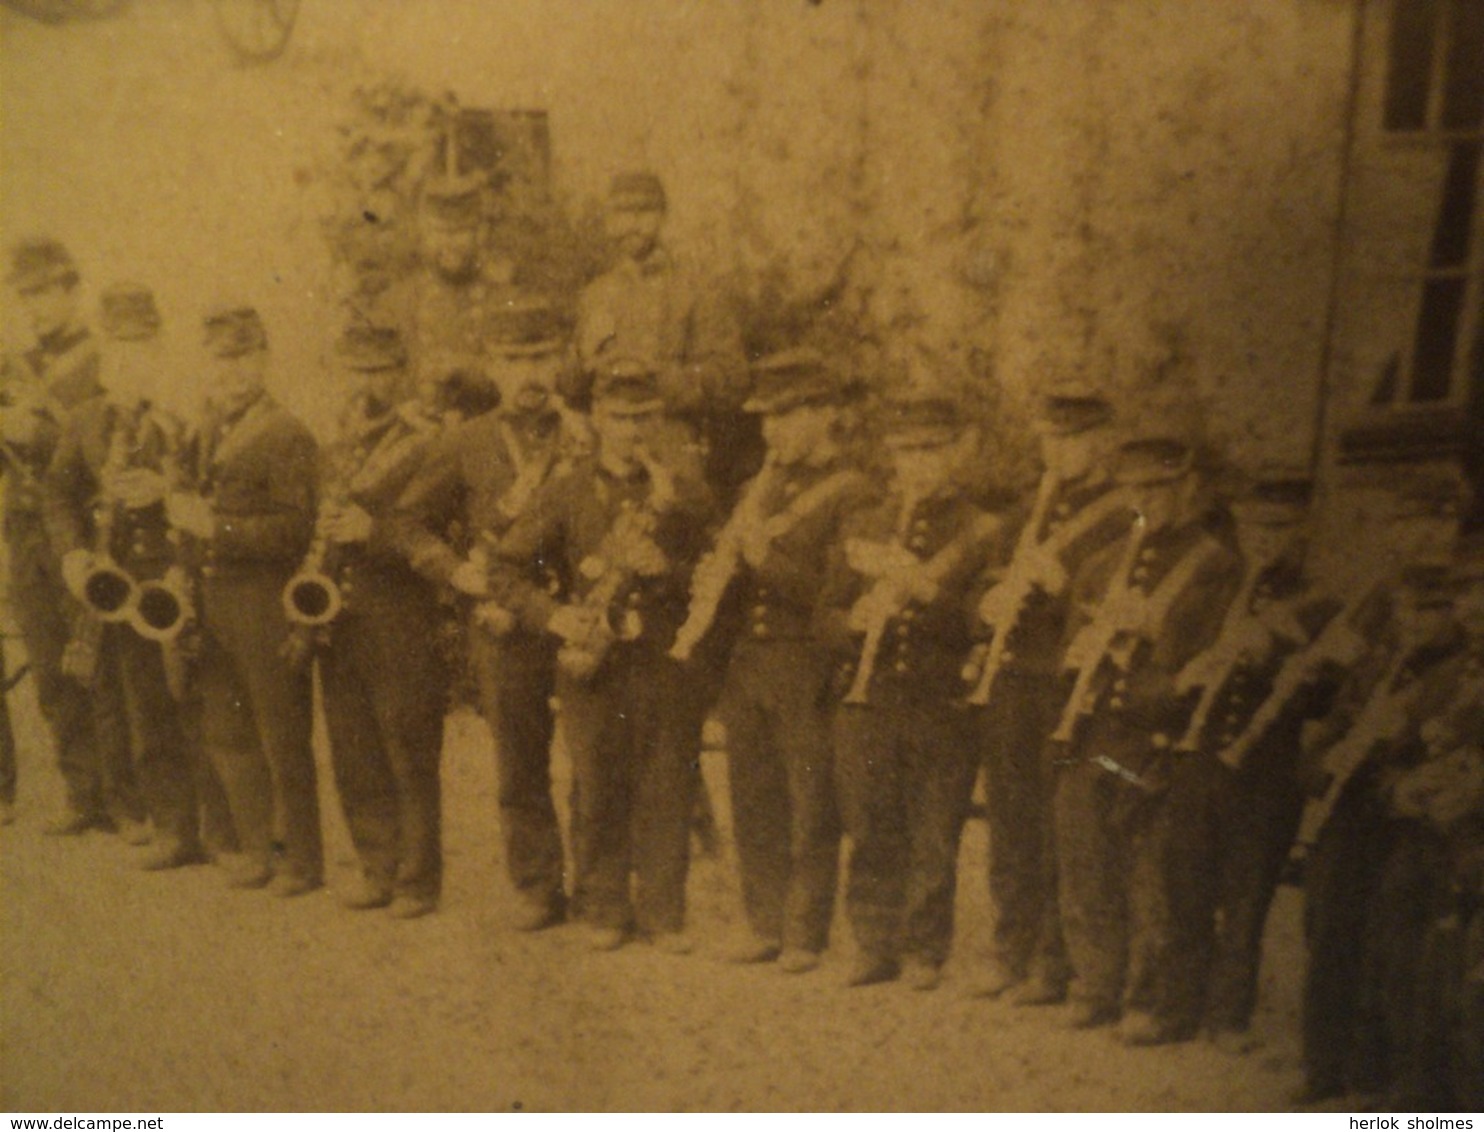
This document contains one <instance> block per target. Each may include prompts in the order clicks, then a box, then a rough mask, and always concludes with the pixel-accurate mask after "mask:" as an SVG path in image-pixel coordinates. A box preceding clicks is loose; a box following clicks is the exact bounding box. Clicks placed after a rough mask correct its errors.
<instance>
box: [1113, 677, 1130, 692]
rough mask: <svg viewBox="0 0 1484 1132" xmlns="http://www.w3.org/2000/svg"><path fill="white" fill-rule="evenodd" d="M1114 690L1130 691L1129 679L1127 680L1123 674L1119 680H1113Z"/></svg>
mask: <svg viewBox="0 0 1484 1132" xmlns="http://www.w3.org/2000/svg"><path fill="white" fill-rule="evenodd" d="M1113 690H1114V691H1115V692H1127V691H1128V681H1127V680H1125V679H1124V678H1123V677H1122V676H1120V677H1119V678H1118V679H1117V680H1115V681H1113Z"/></svg>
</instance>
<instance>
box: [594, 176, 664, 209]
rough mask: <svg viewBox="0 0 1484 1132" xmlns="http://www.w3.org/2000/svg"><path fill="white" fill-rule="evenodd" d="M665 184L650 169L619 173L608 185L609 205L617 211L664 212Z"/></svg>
mask: <svg viewBox="0 0 1484 1132" xmlns="http://www.w3.org/2000/svg"><path fill="white" fill-rule="evenodd" d="M667 203H668V202H667V200H666V198H665V186H664V185H663V184H662V183H661V181H660V179H659V177H657V176H656V175H655V174H653V173H650V172H648V171H634V172H629V173H619V174H617V175H615V176H614V178H613V180H612V181H611V182H610V183H609V185H608V207H609V208H610V209H612V210H613V211H615V212H651V211H659V212H663V211H664V210H665V207H666V205H667Z"/></svg>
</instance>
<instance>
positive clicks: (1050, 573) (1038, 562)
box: [1015, 546, 1068, 595]
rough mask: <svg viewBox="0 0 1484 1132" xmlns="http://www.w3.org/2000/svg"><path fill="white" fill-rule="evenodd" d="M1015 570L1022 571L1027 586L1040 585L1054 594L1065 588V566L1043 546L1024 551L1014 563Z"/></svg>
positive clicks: (1066, 579)
mask: <svg viewBox="0 0 1484 1132" xmlns="http://www.w3.org/2000/svg"><path fill="white" fill-rule="evenodd" d="M1015 569H1016V570H1017V571H1023V576H1024V577H1025V579H1026V582H1027V586H1026V588H1027V589H1029V588H1030V586H1040V587H1041V589H1043V590H1045V591H1046V592H1047V593H1048V594H1052V595H1056V594H1059V593H1061V592H1062V591H1063V590H1064V589H1066V588H1067V581H1068V578H1067V571H1066V567H1065V566H1063V565H1062V564H1061V559H1060V558H1058V557H1057V556H1056V555H1055V554H1054V553H1052V552H1051V551H1050V550H1047V549H1046V548H1045V547H1044V546H1037V547H1032V548H1031V549H1029V550H1027V551H1025V552H1024V558H1023V559H1022V560H1018V561H1017V562H1016V563H1015Z"/></svg>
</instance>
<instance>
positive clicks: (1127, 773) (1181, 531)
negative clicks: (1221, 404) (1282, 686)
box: [1055, 438, 1241, 1042]
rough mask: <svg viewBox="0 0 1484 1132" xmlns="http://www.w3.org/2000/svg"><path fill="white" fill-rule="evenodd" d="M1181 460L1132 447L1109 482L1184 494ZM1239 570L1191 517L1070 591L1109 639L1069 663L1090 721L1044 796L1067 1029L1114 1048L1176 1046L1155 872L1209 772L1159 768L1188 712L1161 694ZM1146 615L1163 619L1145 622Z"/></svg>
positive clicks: (1170, 964)
mask: <svg viewBox="0 0 1484 1132" xmlns="http://www.w3.org/2000/svg"><path fill="white" fill-rule="evenodd" d="M1189 459H1190V456H1189V450H1188V449H1187V448H1185V447H1184V446H1183V445H1181V444H1178V443H1176V442H1173V441H1167V440H1164V439H1162V438H1161V439H1152V440H1148V441H1136V442H1131V443H1130V444H1128V445H1125V446H1124V450H1123V452H1122V453H1121V454H1120V465H1119V474H1120V478H1123V479H1126V481H1127V482H1129V483H1131V484H1132V485H1134V486H1136V487H1139V486H1142V485H1145V484H1151V483H1159V482H1166V483H1168V482H1172V481H1173V482H1183V480H1184V477H1185V476H1187V475H1189V474H1190V473H1189V470H1188V468H1189ZM1135 502H1136V505H1137V503H1138V500H1137V498H1136V500H1135ZM1240 569H1241V562H1240V559H1239V557H1238V556H1237V555H1236V553H1235V552H1234V551H1233V550H1232V548H1231V547H1230V546H1229V545H1227V543H1226V542H1225V541H1224V540H1223V539H1221V538H1219V537H1217V536H1216V535H1214V534H1213V533H1212V532H1211V531H1210V530H1209V529H1208V525H1207V521H1206V518H1205V517H1204V516H1203V517H1200V518H1190V517H1185V518H1179V519H1176V520H1175V521H1172V522H1169V523H1166V524H1165V525H1163V526H1162V527H1160V528H1159V529H1151V530H1143V531H1140V530H1138V529H1136V530H1135V531H1134V532H1132V533H1131V534H1130V535H1129V536H1128V537H1127V538H1126V539H1124V540H1122V541H1120V542H1119V543H1117V544H1115V545H1113V546H1110V547H1108V548H1106V549H1105V550H1103V551H1102V552H1101V553H1100V554H1098V555H1095V556H1094V557H1092V558H1090V559H1089V560H1088V561H1087V562H1086V563H1085V564H1084V566H1083V568H1082V569H1081V570H1080V571H1079V572H1078V575H1077V577H1076V578H1075V579H1074V580H1073V582H1072V593H1073V597H1074V601H1076V602H1077V603H1078V605H1079V607H1080V608H1081V609H1083V610H1084V611H1086V612H1085V613H1084V617H1083V623H1084V624H1086V623H1087V622H1088V621H1089V620H1090V621H1091V623H1092V624H1093V626H1094V627H1095V628H1096V627H1098V626H1107V625H1111V626H1112V627H1113V628H1114V629H1116V630H1118V631H1117V632H1116V633H1114V634H1113V635H1112V636H1111V637H1110V638H1107V639H1108V640H1109V641H1110V642H1111V647H1110V648H1107V649H1104V650H1103V651H1102V652H1101V653H1100V655H1098V656H1090V655H1089V656H1088V657H1084V658H1078V659H1079V660H1080V662H1081V663H1082V664H1084V665H1087V664H1090V665H1092V668H1091V670H1090V673H1089V672H1088V671H1087V670H1086V669H1079V679H1085V678H1087V677H1088V676H1089V675H1091V678H1092V680H1091V683H1090V685H1089V687H1088V690H1089V692H1090V694H1091V700H1090V705H1083V707H1084V708H1085V709H1086V715H1087V716H1088V717H1089V718H1088V719H1087V721H1086V728H1085V734H1082V735H1080V736H1079V735H1076V734H1075V733H1074V734H1073V736H1072V742H1071V745H1070V748H1069V750H1068V754H1067V760H1068V761H1067V765H1066V766H1065V768H1064V770H1063V771H1062V773H1061V775H1060V778H1059V781H1058V783H1057V796H1056V802H1055V822H1056V834H1057V855H1058V867H1059V869H1060V896H1061V906H1062V922H1063V929H1064V931H1065V934H1066V940H1067V949H1068V954H1069V956H1070V958H1071V961H1072V968H1073V971H1074V973H1075V983H1074V986H1073V995H1074V999H1075V1001H1076V1005H1077V1010H1076V1011H1075V1012H1074V1014H1073V1024H1074V1025H1097V1024H1101V1023H1106V1022H1111V1021H1114V1020H1115V1019H1117V1017H1118V1015H1119V1013H1120V1010H1122V1011H1123V1012H1124V1013H1125V1022H1124V1031H1123V1033H1124V1036H1125V1037H1126V1039H1127V1040H1131V1041H1137V1042H1142V1041H1153V1040H1168V1039H1169V1038H1171V1037H1183V1036H1188V1034H1187V1033H1185V1032H1184V1031H1183V1029H1182V1028H1183V1027H1185V1026H1187V1025H1188V1023H1187V1021H1186V1020H1185V1019H1183V1018H1181V1017H1178V1014H1179V1009H1180V1006H1181V1003H1180V1002H1179V999H1180V998H1181V994H1182V993H1183V988H1185V987H1186V986H1187V985H1188V983H1189V981H1190V978H1191V975H1190V971H1189V965H1190V964H1191V963H1193V962H1195V961H1196V957H1195V956H1193V955H1191V954H1190V953H1188V952H1187V951H1183V950H1181V946H1182V943H1183V941H1178V940H1177V939H1176V938H1175V933H1174V927H1175V924H1176V922H1177V920H1179V919H1180V918H1181V917H1183V918H1184V920H1183V922H1189V920H1190V913H1189V911H1188V910H1185V909H1179V908H1174V907H1172V906H1171V900H1172V899H1174V898H1175V896H1176V894H1175V893H1174V892H1172V891H1171V878H1170V876H1169V874H1168V872H1167V870H1166V861H1167V859H1168V857H1167V855H1168V853H1169V848H1168V847H1169V845H1170V843H1171V839H1172V835H1173V834H1174V832H1175V831H1176V830H1178V829H1180V828H1181V826H1182V824H1184V823H1187V822H1193V821H1197V820H1200V819H1199V816H1198V815H1195V814H1191V813H1188V812H1186V810H1187V809H1188V802H1187V800H1188V799H1191V798H1198V797H1200V796H1201V795H1202V791H1201V789H1200V786H1199V777H1200V776H1201V775H1203V774H1206V773H1209V770H1210V768H1209V766H1208V765H1207V764H1204V763H1200V762H1198V761H1196V760H1192V759H1181V758H1179V757H1174V756H1173V755H1172V752H1171V750H1170V748H1171V745H1172V743H1173V742H1174V741H1175V739H1177V738H1178V737H1179V735H1180V733H1181V731H1182V730H1183V728H1184V726H1185V725H1186V722H1187V717H1188V715H1189V713H1190V710H1191V706H1192V705H1191V703H1190V698H1189V697H1188V696H1183V695H1180V694H1178V693H1177V692H1176V691H1175V687H1174V681H1175V676H1176V674H1177V673H1178V672H1180V670H1181V669H1182V668H1184V666H1185V665H1186V664H1187V663H1188V662H1189V661H1190V660H1191V659H1192V658H1194V657H1195V656H1197V655H1198V654H1200V653H1201V652H1202V651H1204V650H1205V649H1206V648H1207V647H1208V646H1209V645H1210V644H1211V643H1212V641H1213V640H1214V639H1215V636H1216V633H1217V631H1218V630H1219V628H1220V626H1221V622H1222V617H1223V615H1224V613H1225V611H1226V606H1227V605H1228V604H1229V603H1230V601H1231V600H1232V598H1233V596H1234V594H1235V591H1236V588H1237V585H1238V582H1239V580H1240ZM1146 603H1147V604H1146ZM1150 609H1158V610H1159V611H1160V612H1162V614H1163V616H1162V617H1160V618H1158V620H1157V621H1156V622H1155V623H1149V618H1148V612H1146V611H1148V610H1150ZM1075 631H1076V630H1074V633H1075ZM1089 631H1092V630H1089ZM1072 640H1073V648H1074V652H1075V646H1076V641H1077V638H1076V637H1075V636H1073V638H1072ZM1124 650H1127V655H1126V659H1124V660H1123V662H1122V663H1121V664H1119V663H1117V662H1115V660H1114V656H1113V654H1115V653H1117V652H1120V651H1124ZM1071 655H1073V654H1071V653H1069V657H1070V656H1071ZM1074 694H1075V693H1074ZM1070 706H1071V705H1069V707H1070ZM1064 718H1065V717H1064ZM1064 736H1065V732H1063V733H1062V736H1059V737H1064ZM1192 778H1194V779H1196V781H1192ZM1197 985H1199V984H1198V980H1197Z"/></svg>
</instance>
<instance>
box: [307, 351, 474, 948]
mask: <svg viewBox="0 0 1484 1132" xmlns="http://www.w3.org/2000/svg"><path fill="white" fill-rule="evenodd" d="M335 353H336V359H337V362H338V364H339V368H340V369H341V370H342V371H343V372H344V373H346V374H347V375H348V376H349V377H350V378H351V381H352V382H353V388H352V391H351V396H350V400H349V402H348V404H347V405H346V407H345V410H344V412H343V413H342V415H341V420H340V428H339V435H338V436H337V438H336V441H335V443H334V444H333V445H332V446H330V447H328V449H327V452H326V457H327V458H326V465H327V467H328V468H329V471H328V472H327V475H326V480H327V482H326V483H324V484H323V485H322V489H323V490H322V492H321V505H320V506H321V512H320V516H319V531H318V537H319V538H320V539H322V540H323V541H324V544H325V546H326V548H327V549H326V552H325V553H324V554H323V555H322V556H321V557H320V563H319V571H320V573H319V575H318V577H317V579H316V580H315V581H314V582H309V583H305V584H307V585H310V586H316V585H317V586H324V587H331V588H333V590H334V598H333V599H332V600H327V601H325V602H323V603H321V602H319V601H318V600H316V599H310V600H309V601H308V602H307V604H308V605H310V606H312V607H314V608H315V609H317V610H318V609H321V608H324V609H327V610H328V609H333V610H334V614H333V617H331V618H330V620H329V621H328V623H325V624H323V625H318V623H319V622H320V621H322V620H323V619H322V618H321V617H315V616H311V617H304V616H302V615H300V614H298V613H297V612H292V611H291V612H290V619H291V620H296V619H297V620H299V621H300V622H304V621H308V622H310V623H311V625H316V626H318V631H319V632H322V633H323V635H324V638H325V643H324V646H323V647H322V648H321V649H320V651H319V665H320V681H321V688H322V691H323V699H324V711H325V726H326V730H327V731H328V733H329V738H330V762H331V765H332V767H333V768H334V774H335V785H336V788H337V791H338V793H339V795H340V804H341V807H342V809H343V810H344V812H345V824H346V826H347V828H348V829H349V831H350V837H351V842H352V843H353V844H354V846H355V850H356V855H357V856H358V857H359V858H360V864H361V876H360V878H359V883H358V884H356V885H355V886H354V887H353V888H352V889H351V890H350V891H349V892H348V893H346V894H345V895H344V897H343V899H342V903H344V905H345V906H346V907H347V908H351V909H354V910H366V909H372V908H387V909H388V912H389V914H390V915H391V916H393V917H394V918H396V919H404V920H405V919H415V918H417V917H419V916H424V915H426V914H428V913H429V912H432V911H433V910H434V909H435V908H436V907H437V904H438V898H439V895H440V892H441V889H442V881H443V849H442V803H441V794H440V788H439V787H440V780H439V767H438V764H439V759H440V758H441V756H442V752H443V719H444V713H445V712H446V710H447V706H448V705H447V689H448V673H447V671H446V666H445V664H444V661H443V657H442V656H441V654H440V650H439V648H438V641H437V634H436V633H435V632H434V631H433V630H434V627H435V626H436V625H437V624H438V621H439V618H440V617H441V616H442V612H441V610H440V608H439V603H438V598H437V594H436V591H435V590H434V588H433V586H432V585H431V584H430V583H429V582H428V581H427V580H426V579H425V578H423V577H421V576H420V575H418V574H417V573H416V572H415V571H414V570H413V569H412V567H411V565H410V564H409V563H408V561H407V559H406V557H405V556H404V555H403V554H402V553H401V552H400V551H399V550H398V548H397V547H396V545H395V544H394V542H393V541H392V540H391V539H390V538H389V537H388V527H387V523H386V518H387V516H388V514H389V512H390V511H391V509H392V507H393V505H394V504H395V503H396V500H397V499H398V497H399V496H400V495H401V493H402V490H403V489H404V488H405V486H406V485H407V482H408V480H409V479H411V477H412V475H413V473H414V472H415V471H416V470H417V468H418V466H419V464H420V462H421V460H422V458H423V455H424V453H425V452H426V450H427V448H428V446H429V445H430V444H431V443H432V442H433V440H434V438H435V437H436V436H437V434H438V431H439V429H440V427H441V423H442V420H441V416H440V414H439V412H438V408H439V406H438V404H437V393H438V386H437V384H436V383H434V382H428V383H425V384H424V385H423V386H422V395H421V396H419V397H418V398H415V399H412V400H407V401H402V402H400V403H399V401H398V397H399V395H400V394H401V393H402V391H403V384H404V380H405V374H406V362H407V354H406V351H405V349H404V347H403V345H402V338H401V335H400V334H399V333H398V332H397V331H396V330H395V329H392V328H389V327H380V326H369V325H365V324H357V325H353V326H351V327H348V328H347V329H346V330H345V331H344V332H343V333H342V334H341V336H340V339H339V341H338V342H337V343H336V348H335ZM290 590H291V592H292V590H293V583H290Z"/></svg>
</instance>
